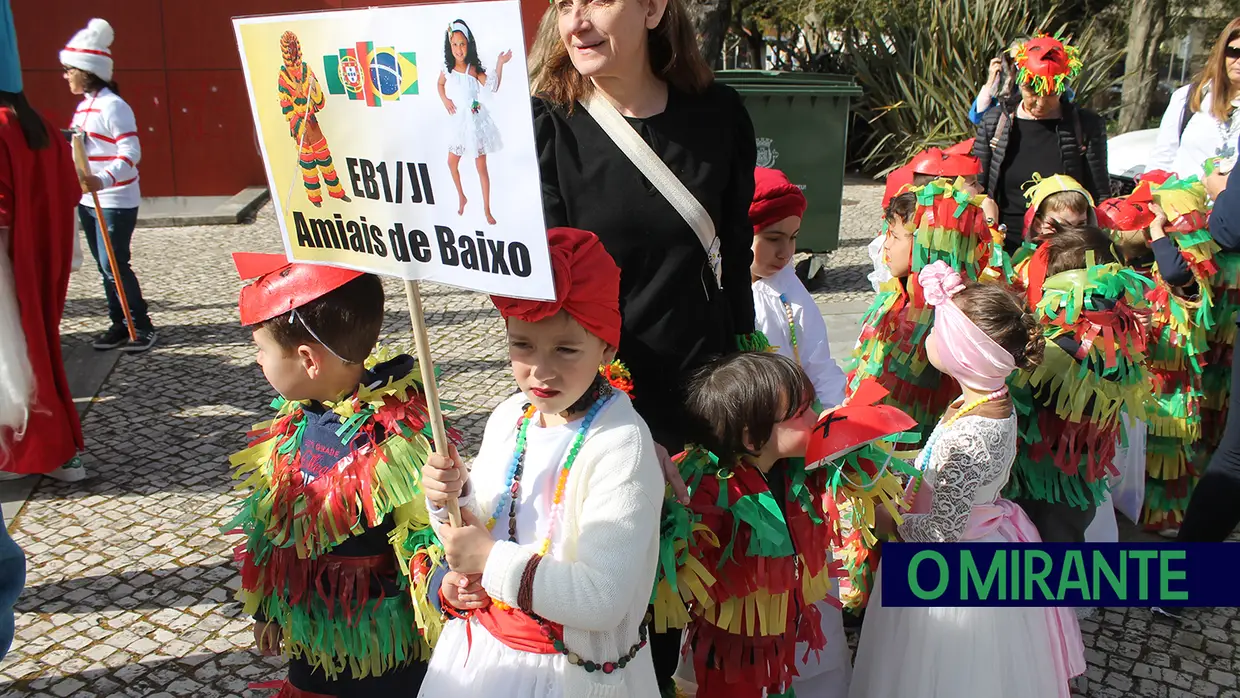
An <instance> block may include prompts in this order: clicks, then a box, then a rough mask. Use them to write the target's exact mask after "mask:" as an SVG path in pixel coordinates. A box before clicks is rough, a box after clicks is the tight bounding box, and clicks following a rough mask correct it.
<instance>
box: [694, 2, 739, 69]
mask: <svg viewBox="0 0 1240 698" xmlns="http://www.w3.org/2000/svg"><path fill="white" fill-rule="evenodd" d="M685 10H686V12H688V14H689V20H690V21H691V22H693V30H694V31H695V32H696V33H697V41H698V48H699V49H701V50H702V56H703V57H704V58H705V59H706V63H707V64H708V65H710V67H711V68H718V67H719V64H720V60H721V59H722V57H723V39H724V37H725V36H726V35H727V33H728V25H729V24H731V21H732V2H731V0H685Z"/></svg>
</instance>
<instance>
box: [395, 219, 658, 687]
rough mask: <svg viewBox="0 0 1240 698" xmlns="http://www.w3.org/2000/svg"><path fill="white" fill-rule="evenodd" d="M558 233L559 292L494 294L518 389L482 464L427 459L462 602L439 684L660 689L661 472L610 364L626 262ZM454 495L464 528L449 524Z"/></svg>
mask: <svg viewBox="0 0 1240 698" xmlns="http://www.w3.org/2000/svg"><path fill="white" fill-rule="evenodd" d="M547 238H548V242H549V243H550V253H551V264H552V269H553V272H554V274H555V291H556V294H555V295H556V300H554V301H530V300H521V299H516V298H500V297H492V299H491V300H492V301H493V302H494V303H495V306H496V307H497V308H498V309H499V311H500V314H501V315H503V317H504V319H505V321H506V323H507V332H508V354H509V358H510V359H511V362H512V373H513V378H514V379H515V380H516V383H517V387H518V388H520V392H518V393H517V394H515V395H513V396H511V397H510V398H508V399H507V400H505V401H504V402H503V403H502V404H500V406H499V407H497V408H496V409H495V411H494V412H493V413H492V414H491V417H490V419H488V420H487V424H486V431H485V432H484V434H483V437H482V446H481V449H480V450H479V452H478V457H477V458H475V459H474V462H473V466H472V468H469V469H467V468H466V467H465V465H464V464H463V463H462V462H461V460H460V459H459V458H458V457H455V454H454V457H453V458H450V459H449V458H442V457H439V456H436V455H432V456H431V458H430V461H429V462H428V464H427V467H425V468H424V469H423V471H422V474H423V486H424V488H425V489H426V491H427V498H428V501H429V503H430V504H431V506H432V509H431V513H432V515H433V516H434V517H436V518H437V519H438V520H439V521H440V526H439V527H438V533H439V536H440V537H441V539H442V541H443V546H444V551H445V553H446V556H447V561H448V565H449V567H450V568H451V570H452V571H451V572H449V573H448V574H447V575H445V577H444V578H443V580H442V582H441V583H440V585H439V588H440V601H441V602H442V604H443V608H444V612H445V613H447V614H448V615H450V616H453V617H454V619H453V620H451V621H449V622H448V624H447V625H446V626H445V627H444V631H443V635H442V636H441V637H440V639H439V643H438V644H437V645H436V647H435V655H434V656H433V657H432V658H431V665H430V669H429V670H428V672H427V676H426V681H425V683H424V684H423V685H422V692H421V693H420V694H419V695H421V696H426V697H427V698H438V697H439V696H454V697H458V698H462V697H467V696H477V697H478V698H484V697H485V698H491V697H492V696H510V697H512V698H534V697H535V696H538V697H540V698H575V697H576V696H604V695H606V696H612V695H615V696H652V697H653V696H657V695H659V689H658V683H657V681H656V680H655V673H654V662H653V660H652V658H651V653H650V648H649V647H648V646H647V640H648V638H649V632H650V631H649V627H648V625H647V622H648V621H647V614H646V610H647V606H648V605H649V603H650V596H651V590H652V589H653V588H654V575H655V566H656V564H657V561H658V554H659V514H660V510H661V507H662V503H663V489H664V483H663V474H662V471H661V469H660V467H659V462H658V459H657V457H656V456H655V449H654V440H653V439H652V438H651V437H650V430H649V429H648V428H647V427H646V423H645V422H643V421H642V418H641V417H640V416H638V414H637V412H636V411H635V410H634V409H633V404H632V402H630V401H629V397H628V395H626V394H625V393H623V392H621V391H619V390H615V389H613V388H612V385H611V384H610V383H609V382H608V380H607V379H606V378H605V376H604V371H603V370H602V368H603V367H604V366H608V365H609V364H610V363H611V361H612V359H613V358H614V357H615V354H616V347H617V345H618V344H619V343H620V301H619V298H620V269H619V268H618V267H617V266H616V263H615V262H614V261H613V260H612V258H611V257H610V256H609V255H608V254H607V252H606V250H604V249H603V245H602V243H600V242H599V240H598V238H597V237H595V235H594V234H593V233H588V232H585V231H583V230H575V229H572V228H553V229H552V230H550V231H548V235H547ZM453 498H457V499H458V500H459V503H460V505H461V515H462V519H463V521H464V523H465V525H464V526H463V527H460V528H453V527H450V526H447V525H444V524H443V521H444V517H443V514H444V510H443V507H445V506H447V504H448V502H449V501H450V500H451V499H453Z"/></svg>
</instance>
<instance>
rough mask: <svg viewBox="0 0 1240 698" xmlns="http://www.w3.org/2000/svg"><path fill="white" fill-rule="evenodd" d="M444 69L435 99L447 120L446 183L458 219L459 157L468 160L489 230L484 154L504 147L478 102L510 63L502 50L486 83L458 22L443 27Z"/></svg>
mask: <svg viewBox="0 0 1240 698" xmlns="http://www.w3.org/2000/svg"><path fill="white" fill-rule="evenodd" d="M443 53H444V69H443V71H442V72H441V73H440V74H439V98H440V99H441V100H443V105H444V108H446V109H447V110H448V114H449V115H450V116H451V117H452V128H451V129H450V130H449V137H448V167H449V168H450V169H451V170H452V183H453V184H455V185H456V194H457V196H459V197H460V200H461V207H460V209H459V210H458V211H457V214H458V215H464V213H465V204H466V202H467V199H466V198H465V190H464V189H463V188H461V170H460V166H461V158H463V157H465V156H469V157H472V158H474V162H475V163H476V164H477V166H478V181H479V183H480V184H481V185H482V210H483V212H484V213H485V214H486V217H487V222H488V223H490V224H491V225H495V217H494V216H492V215H491V175H490V173H489V172H487V155H490V154H492V153H498V152H499V151H500V150H502V149H503V147H504V141H503V140H502V139H501V138H500V135H499V129H498V128H496V126H495V122H494V121H492V120H491V115H490V113H489V112H488V111H487V108H486V105H484V104H483V103H482V91H483V88H486V89H487V90H489V91H490V92H492V93H494V92H496V91H498V90H499V84H500V81H501V80H502V78H503V75H504V64H505V63H507V62H508V61H510V60H512V51H504V52H502V53H500V54H499V58H497V59H495V77H494V78H492V77H491V76H490V74H488V73H487V70H486V68H484V67H483V65H482V60H481V59H480V58H478V42H477V41H475V40H474V34H473V32H472V31H470V29H469V25H467V24H465V22H464V20H460V19H458V20H456V21H454V22H453V23H452V24H450V25H448V31H447V32H446V33H445V34H444V39H443Z"/></svg>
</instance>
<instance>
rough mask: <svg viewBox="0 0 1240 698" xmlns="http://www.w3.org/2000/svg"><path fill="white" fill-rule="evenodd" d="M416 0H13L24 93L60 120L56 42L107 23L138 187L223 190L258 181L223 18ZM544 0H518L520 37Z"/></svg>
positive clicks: (62, 102)
mask: <svg viewBox="0 0 1240 698" xmlns="http://www.w3.org/2000/svg"><path fill="white" fill-rule="evenodd" d="M416 2H417V0H212V1H211V2H191V1H190V0H89V1H88V0H12V5H13V17H14V21H15V22H16V23H17V43H18V47H19V48H20V50H21V59H22V68H23V75H24V77H25V90H26V96H27V97H28V98H29V99H30V102H31V103H32V104H34V105H35V107H36V108H38V109H39V110H41V111H42V112H43V113H44V114H46V115H47V116H48V118H50V119H51V120H52V121H53V122H55V123H59V124H64V125H66V126H67V125H68V124H69V120H70V118H71V117H72V115H73V109H74V107H76V106H77V102H78V99H79V98H78V97H74V96H73V95H72V94H70V93H69V90H68V87H67V86H66V85H65V81H64V76H63V74H62V72H61V66H60V49H61V48H63V47H64V45H65V43H66V42H67V41H68V40H69V38H70V37H72V36H73V34H74V32H76V31H78V30H79V29H81V28H83V27H85V26H86V22H87V21H89V20H90V18H91V17H102V18H104V19H106V20H108V21H109V22H110V23H111V24H112V27H113V28H114V29H115V30H116V43H114V44H113V45H112V56H113V58H115V60H116V65H117V66H118V70H117V71H116V75H115V76H114V79H115V80H116V81H117V83H118V84H119V85H120V88H121V93H122V94H123V95H124V97H125V100H126V101H127V102H129V105H130V106H131V107H133V110H134V114H135V116H136V117H137V120H138V131H139V133H140V134H141V138H142V164H141V165H140V169H141V171H142V194H143V195H144V196H208V195H225V196H231V195H233V194H236V193H237V192H239V191H241V190H242V189H244V188H245V187H248V186H253V185H265V184H266V182H267V180H266V177H265V175H264V174H263V164H262V160H261V158H260V156H259V151H258V140H257V137H256V135H255V133H254V126H253V121H252V117H251V112H250V103H249V97H248V96H247V95H246V91H245V78H244V76H243V75H242V73H241V59H240V56H239V55H238V54H237V41H236V36H235V34H234V33H233V27H232V18H233V17H234V16H240V15H258V14H275V13H280V12H300V11H306V10H323V9H338V8H342V7H371V6H376V5H408V4H415V3H416ZM546 7H547V4H546V0H521V9H522V20H523V23H524V25H525V36H526V46H529V44H530V43H531V42H532V41H533V36H534V31H535V29H536V28H537V26H538V21H539V19H540V18H541V17H542V13H543V11H544V10H545V9H546Z"/></svg>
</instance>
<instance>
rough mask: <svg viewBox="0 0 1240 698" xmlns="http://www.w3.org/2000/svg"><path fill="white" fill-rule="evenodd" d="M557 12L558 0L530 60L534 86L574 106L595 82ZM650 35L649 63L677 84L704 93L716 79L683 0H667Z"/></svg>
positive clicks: (540, 27)
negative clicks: (578, 63)
mask: <svg viewBox="0 0 1240 698" xmlns="http://www.w3.org/2000/svg"><path fill="white" fill-rule="evenodd" d="M623 1H624V2H641V1H642V0H623ZM646 1H649V0H646ZM559 2H571V0H559ZM558 14H559V3H557V4H554V5H552V6H551V7H549V8H547V11H546V12H545V13H544V14H543V18H542V21H541V22H540V23H539V25H538V34H537V36H536V37H535V39H534V45H533V47H531V49H530V57H529V64H528V67H529V72H530V89H531V90H532V91H533V93H534V95H535V96H538V97H541V98H543V99H545V100H547V101H548V102H551V103H553V104H558V105H561V106H565V107H568V109H569V110H570V111H571V110H572V107H573V103H574V102H578V101H580V100H582V99H584V98H585V97H586V96H588V95H589V94H590V92H591V91H592V90H593V89H594V85H593V83H591V82H590V81H589V80H588V79H587V78H585V77H583V76H582V75H581V73H579V72H577V68H576V67H575V66H574V65H573V60H572V58H570V57H569V55H568V49H567V48H566V47H565V46H564V41H563V40H562V39H561V38H560V30H559V16H558ZM646 36H647V51H648V55H649V57H650V69H651V70H652V71H654V74H655V75H656V76H657V77H659V78H660V79H662V80H664V81H666V82H667V83H668V84H669V85H671V86H672V87H673V88H675V89H677V90H679V91H681V92H687V93H689V94H699V93H701V92H702V91H703V90H705V89H706V88H707V87H709V86H710V84H711V83H712V82H714V80H715V74H714V73H713V72H712V71H711V69H710V66H709V65H707V64H706V60H705V59H704V58H702V52H701V51H700V50H698V45H697V35H696V34H695V33H694V31H693V23H692V22H690V21H689V15H688V13H686V12H685V8H684V4H683V0H668V3H667V9H666V10H664V12H663V19H662V20H660V21H659V25H658V26H657V27H655V28H654V29H651V30H649V31H648V32H647V33H646Z"/></svg>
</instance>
